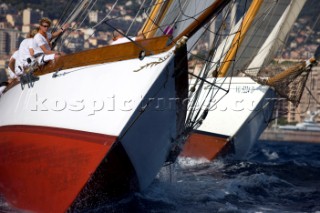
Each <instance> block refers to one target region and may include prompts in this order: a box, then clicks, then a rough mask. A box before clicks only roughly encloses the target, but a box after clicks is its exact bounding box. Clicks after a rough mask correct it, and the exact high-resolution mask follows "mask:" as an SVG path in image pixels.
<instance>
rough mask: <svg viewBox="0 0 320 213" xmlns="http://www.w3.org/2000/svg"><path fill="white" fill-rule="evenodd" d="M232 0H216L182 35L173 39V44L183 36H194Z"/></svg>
mask: <svg viewBox="0 0 320 213" xmlns="http://www.w3.org/2000/svg"><path fill="white" fill-rule="evenodd" d="M230 1H231V0H216V1H215V2H214V3H212V4H211V5H210V6H209V7H208V8H207V9H206V10H205V11H204V12H203V13H202V14H201V15H200V16H199V17H198V18H197V19H196V20H195V21H194V22H192V23H191V24H190V26H189V27H188V28H187V29H185V30H184V31H183V32H182V33H180V35H178V36H177V37H175V38H174V39H173V43H176V42H177V41H178V40H179V39H180V38H182V37H183V36H187V37H191V36H193V35H194V34H195V33H196V32H197V31H198V30H199V29H200V28H201V27H203V26H204V25H205V24H206V23H208V22H209V20H210V19H211V18H212V17H213V16H214V15H216V14H217V12H219V11H221V10H222V9H223V8H224V7H225V6H226V5H227V4H228V3H229V2H230Z"/></svg>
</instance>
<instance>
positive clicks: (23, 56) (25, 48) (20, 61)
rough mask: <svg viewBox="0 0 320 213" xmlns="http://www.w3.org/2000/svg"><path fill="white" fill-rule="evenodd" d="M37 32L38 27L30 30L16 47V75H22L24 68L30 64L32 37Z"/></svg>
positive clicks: (32, 52) (32, 51)
mask: <svg viewBox="0 0 320 213" xmlns="http://www.w3.org/2000/svg"><path fill="white" fill-rule="evenodd" d="M37 32H38V29H34V30H32V31H31V32H30V33H29V35H28V36H27V38H26V39H24V40H23V41H22V42H21V43H20V46H19V49H18V58H17V59H16V65H15V72H16V74H17V75H22V74H23V72H24V70H25V69H26V68H28V67H29V66H30V62H31V58H32V57H33V54H34V50H33V37H34V35H35V34H36V33H37Z"/></svg>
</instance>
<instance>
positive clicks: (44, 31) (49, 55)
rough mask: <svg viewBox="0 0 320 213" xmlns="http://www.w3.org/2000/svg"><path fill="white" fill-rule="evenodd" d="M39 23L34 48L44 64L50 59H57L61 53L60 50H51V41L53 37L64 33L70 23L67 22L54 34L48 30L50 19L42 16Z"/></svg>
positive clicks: (39, 59) (40, 61)
mask: <svg viewBox="0 0 320 213" xmlns="http://www.w3.org/2000/svg"><path fill="white" fill-rule="evenodd" d="M39 24H40V26H39V31H38V33H37V34H36V35H35V36H34V39H33V49H34V56H35V57H36V58H37V60H38V62H39V64H44V63H45V62H47V61H49V60H53V59H57V58H58V57H59V56H60V55H61V53H60V52H58V51H53V50H51V43H50V42H51V40H52V39H53V38H56V37H58V36H59V35H60V34H61V33H63V32H64V29H65V28H67V27H68V26H69V24H65V25H64V26H63V27H61V28H60V29H59V30H57V31H56V32H54V33H53V34H51V33H49V32H48V29H49V28H50V26H51V20H50V19H48V18H42V19H40V22H39Z"/></svg>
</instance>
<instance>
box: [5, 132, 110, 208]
mask: <svg viewBox="0 0 320 213" xmlns="http://www.w3.org/2000/svg"><path fill="white" fill-rule="evenodd" d="M115 141H116V137H115V136H107V135H101V134H94V133H88V132H81V131H74V130H67V129H58V128H48V127H36V126H5V127H0V194H2V195H3V196H4V197H5V199H6V200H7V201H8V202H9V203H10V204H12V205H13V206H14V207H16V208H19V209H24V210H30V211H32V212H55V213H56V212H65V211H66V210H67V208H68V207H69V206H70V205H71V204H72V202H73V201H74V199H75V198H76V196H77V195H78V193H79V192H80V191H81V189H82V188H83V187H84V185H85V184H86V183H87V181H88V179H89V178H90V176H91V175H92V174H93V172H94V171H95V170H96V168H97V167H98V165H99V164H100V162H101V161H102V159H103V158H104V156H105V155H106V154H107V152H108V151H109V149H110V147H111V146H112V144H113V143H114V142H115Z"/></svg>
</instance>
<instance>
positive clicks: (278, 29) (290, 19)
mask: <svg viewBox="0 0 320 213" xmlns="http://www.w3.org/2000/svg"><path fill="white" fill-rule="evenodd" d="M305 3H306V0H293V1H292V2H291V4H290V5H289V6H288V7H287V9H286V10H285V12H284V13H283V15H282V16H281V19H280V20H279V21H278V23H277V25H276V26H275V28H274V29H273V30H272V32H271V33H270V35H269V37H268V39H267V40H266V41H265V43H264V44H263V46H262V47H261V48H260V50H259V53H258V55H256V56H255V58H254V59H253V60H252V62H251V64H250V65H249V66H248V68H247V69H248V70H250V73H252V74H253V73H254V72H255V71H259V68H260V67H263V66H265V65H267V64H268V63H270V61H271V60H272V58H273V57H274V54H275V53H276V51H277V50H278V49H279V48H280V47H281V46H282V45H283V42H284V40H285V38H286V36H287V35H288V32H289V30H290V29H291V27H292V25H293V23H294V22H295V20H296V18H297V16H298V14H299V13H300V11H301V10H302V8H303V6H304V4H305Z"/></svg>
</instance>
